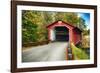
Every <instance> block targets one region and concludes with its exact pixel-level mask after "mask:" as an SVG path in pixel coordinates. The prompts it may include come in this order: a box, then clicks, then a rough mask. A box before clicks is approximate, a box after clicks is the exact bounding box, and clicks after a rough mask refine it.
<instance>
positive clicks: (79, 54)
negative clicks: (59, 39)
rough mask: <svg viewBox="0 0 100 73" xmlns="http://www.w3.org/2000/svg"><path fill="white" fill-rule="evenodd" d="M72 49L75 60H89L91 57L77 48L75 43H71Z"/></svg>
mask: <svg viewBox="0 0 100 73" xmlns="http://www.w3.org/2000/svg"><path fill="white" fill-rule="evenodd" d="M71 49H72V53H73V55H74V59H75V60H85V59H89V55H88V54H87V53H86V52H85V51H84V50H82V49H81V48H77V47H76V46H75V45H74V44H73V43H71Z"/></svg>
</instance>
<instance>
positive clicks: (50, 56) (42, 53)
mask: <svg viewBox="0 0 100 73" xmlns="http://www.w3.org/2000/svg"><path fill="white" fill-rule="evenodd" d="M67 46H68V43H67V42H53V43H49V44H47V45H42V46H37V47H30V48H27V49H25V50H23V51H22V62H40V61H62V60H66V48H67Z"/></svg>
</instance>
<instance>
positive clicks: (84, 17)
mask: <svg viewBox="0 0 100 73" xmlns="http://www.w3.org/2000/svg"><path fill="white" fill-rule="evenodd" d="M78 16H79V17H81V18H83V19H84V20H85V23H86V24H85V25H86V26H87V28H90V13H78Z"/></svg>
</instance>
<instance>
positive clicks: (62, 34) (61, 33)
mask: <svg viewBox="0 0 100 73" xmlns="http://www.w3.org/2000/svg"><path fill="white" fill-rule="evenodd" d="M55 34H56V41H69V31H68V29H67V28H66V27H55Z"/></svg>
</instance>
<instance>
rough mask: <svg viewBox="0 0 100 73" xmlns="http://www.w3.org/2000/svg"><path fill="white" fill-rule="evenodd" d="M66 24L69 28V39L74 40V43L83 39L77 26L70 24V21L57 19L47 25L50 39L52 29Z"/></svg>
mask: <svg viewBox="0 0 100 73" xmlns="http://www.w3.org/2000/svg"><path fill="white" fill-rule="evenodd" d="M61 26H64V27H66V28H67V29H68V30H69V41H70V42H73V43H74V44H76V43H78V42H79V41H80V40H81V31H80V30H79V29H78V28H76V27H75V26H72V25H70V24H69V23H66V22H63V21H56V22H54V23H52V24H50V25H48V26H47V28H48V39H49V40H50V34H51V33H50V30H52V29H54V28H55V27H61Z"/></svg>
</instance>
